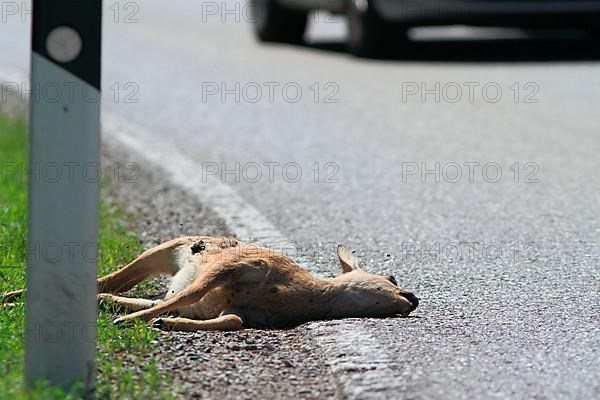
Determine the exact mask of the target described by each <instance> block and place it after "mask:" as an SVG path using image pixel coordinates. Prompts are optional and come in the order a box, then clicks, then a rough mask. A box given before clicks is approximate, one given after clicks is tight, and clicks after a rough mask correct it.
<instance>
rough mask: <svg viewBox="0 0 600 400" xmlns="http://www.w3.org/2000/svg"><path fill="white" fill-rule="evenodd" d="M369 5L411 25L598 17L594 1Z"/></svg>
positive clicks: (382, 0)
mask: <svg viewBox="0 0 600 400" xmlns="http://www.w3.org/2000/svg"><path fill="white" fill-rule="evenodd" d="M373 6H374V8H375V10H376V11H377V12H378V13H379V14H380V15H381V17H382V18H384V19H386V20H395V21H403V22H406V23H414V24H415V25H416V24H424V23H431V24H434V25H442V24H448V23H461V24H478V23H481V24H486V25H488V24H491V23H494V24H497V25H534V24H538V23H544V22H546V23H548V24H551V25H569V24H571V23H575V22H578V21H581V20H588V21H589V22H592V20H593V19H596V18H598V17H599V16H600V1H598V0H594V1H592V0H587V1H585V0H579V1H578V0H571V1H565V0H562V1H557V0H524V1H516V0H495V1H494V0H406V1H404V0H373ZM596 21H597V20H596Z"/></svg>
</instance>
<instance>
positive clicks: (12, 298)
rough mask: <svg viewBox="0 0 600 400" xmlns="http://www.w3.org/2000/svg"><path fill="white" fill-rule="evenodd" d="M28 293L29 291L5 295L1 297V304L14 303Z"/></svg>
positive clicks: (18, 291)
mask: <svg viewBox="0 0 600 400" xmlns="http://www.w3.org/2000/svg"><path fill="white" fill-rule="evenodd" d="M26 292H27V289H21V290H15V291H13V292H7V293H3V294H2V295H1V296H0V303H12V302H14V301H15V300H17V299H18V298H19V297H21V296H22V295H23V294H25V293H26Z"/></svg>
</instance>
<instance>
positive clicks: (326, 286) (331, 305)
mask: <svg viewBox="0 0 600 400" xmlns="http://www.w3.org/2000/svg"><path fill="white" fill-rule="evenodd" d="M318 287H319V291H320V293H321V297H322V299H321V301H320V302H319V303H320V305H321V311H322V314H323V316H322V317H323V318H324V319H336V318H348V317H353V316H357V315H362V313H361V311H362V310H361V307H362V304H361V302H360V299H359V298H357V296H356V292H354V291H353V290H352V288H351V285H349V284H348V283H346V282H339V281H338V280H336V279H335V278H324V279H318Z"/></svg>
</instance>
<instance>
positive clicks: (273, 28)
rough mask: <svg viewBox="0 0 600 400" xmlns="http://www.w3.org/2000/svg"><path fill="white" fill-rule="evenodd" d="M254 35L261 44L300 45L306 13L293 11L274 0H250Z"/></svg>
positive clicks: (304, 28)
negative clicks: (252, 10)
mask: <svg viewBox="0 0 600 400" xmlns="http://www.w3.org/2000/svg"><path fill="white" fill-rule="evenodd" d="M251 4H252V7H254V10H255V13H256V14H255V20H254V33H255V34H256V37H257V38H258V39H259V40H260V41H262V42H280V43H302V40H303V37H304V31H305V30H306V22H307V20H308V12H307V11H303V10H294V9H291V8H288V7H285V6H283V5H281V4H279V3H278V2H277V1H276V0H252V3H251Z"/></svg>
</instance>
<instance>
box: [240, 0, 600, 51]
mask: <svg viewBox="0 0 600 400" xmlns="http://www.w3.org/2000/svg"><path fill="white" fill-rule="evenodd" d="M251 2H252V4H253V6H254V7H256V8H255V11H256V18H255V24H254V26H255V32H256V35H257V36H258V38H259V39H260V40H262V41H269V42H289V43H298V42H301V41H302V37H303V35H304V30H305V28H306V23H307V18H308V13H309V11H311V10H317V9H320V10H327V11H330V12H332V13H336V14H346V15H347V17H348V47H349V48H350V50H351V51H352V52H353V53H354V54H356V55H358V56H375V55H378V54H380V53H382V52H383V51H385V50H386V48H387V47H390V46H392V45H393V46H397V45H398V44H401V43H402V42H403V41H406V40H407V35H406V32H407V30H408V29H409V28H411V27H414V26H432V25H452V24H464V25H480V26H482V25H489V26H514V27H578V28H583V29H585V30H586V31H588V32H589V33H594V34H597V32H598V28H597V26H598V25H599V22H598V21H600V20H599V17H600V0H251Z"/></svg>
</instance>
